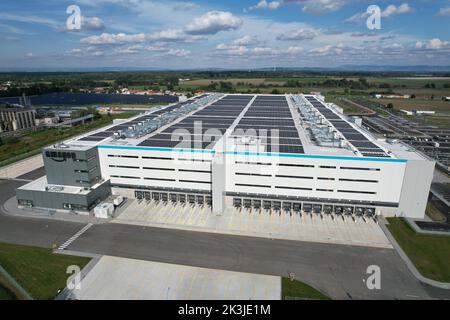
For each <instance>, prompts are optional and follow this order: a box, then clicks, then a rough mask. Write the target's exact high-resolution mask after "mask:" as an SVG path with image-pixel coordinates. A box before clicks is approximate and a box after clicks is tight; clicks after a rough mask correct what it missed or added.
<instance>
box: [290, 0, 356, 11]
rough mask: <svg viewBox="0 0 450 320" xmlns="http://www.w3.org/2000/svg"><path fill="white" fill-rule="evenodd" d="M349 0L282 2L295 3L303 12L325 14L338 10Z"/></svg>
mask: <svg viewBox="0 0 450 320" xmlns="http://www.w3.org/2000/svg"><path fill="white" fill-rule="evenodd" d="M350 1H351V0H284V2H292V3H297V4H299V5H301V6H302V10H303V11H304V12H308V13H313V14H325V13H330V12H335V11H338V10H340V9H341V8H342V7H344V6H345V5H346V4H348V3H349V2H350Z"/></svg>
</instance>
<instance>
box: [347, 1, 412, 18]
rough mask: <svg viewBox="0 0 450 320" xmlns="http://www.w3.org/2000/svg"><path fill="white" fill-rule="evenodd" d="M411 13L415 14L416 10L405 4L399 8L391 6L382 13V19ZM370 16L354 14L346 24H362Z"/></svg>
mask: <svg viewBox="0 0 450 320" xmlns="http://www.w3.org/2000/svg"><path fill="white" fill-rule="evenodd" d="M411 12H414V9H413V8H412V7H411V6H410V5H409V4H407V3H403V4H401V5H399V6H396V5H393V4H391V5H389V6H387V7H386V8H385V9H384V10H383V11H382V12H381V17H383V18H389V17H391V16H394V15H399V14H406V13H411ZM369 15H370V13H368V12H359V13H356V14H354V15H353V16H351V17H350V18H348V19H347V20H345V21H346V22H362V21H364V20H366V19H367V18H368V17H369Z"/></svg>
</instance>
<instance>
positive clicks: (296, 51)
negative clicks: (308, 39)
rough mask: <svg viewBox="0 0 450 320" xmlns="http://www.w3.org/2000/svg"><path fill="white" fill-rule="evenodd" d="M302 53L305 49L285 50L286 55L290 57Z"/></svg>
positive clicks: (290, 48) (291, 48) (293, 48)
mask: <svg viewBox="0 0 450 320" xmlns="http://www.w3.org/2000/svg"><path fill="white" fill-rule="evenodd" d="M304 51H305V49H304V48H302V47H289V48H288V49H287V53H288V54H290V55H297V54H300V53H303V52H304Z"/></svg>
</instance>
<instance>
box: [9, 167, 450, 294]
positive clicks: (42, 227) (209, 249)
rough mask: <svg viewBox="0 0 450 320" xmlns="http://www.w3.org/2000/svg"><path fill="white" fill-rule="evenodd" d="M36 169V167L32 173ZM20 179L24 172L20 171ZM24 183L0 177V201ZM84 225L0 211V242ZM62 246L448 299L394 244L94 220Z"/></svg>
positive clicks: (67, 233)
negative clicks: (371, 281)
mask: <svg viewBox="0 0 450 320" xmlns="http://www.w3.org/2000/svg"><path fill="white" fill-rule="evenodd" d="M38 170H41V169H38ZM33 174H34V175H38V174H39V171H36V172H34V173H33V172H32V173H30V174H29V176H31V175H33ZM21 178H23V177H21ZM24 183H25V182H22V181H0V201H1V202H0V203H4V202H5V201H6V200H7V199H9V198H10V197H12V196H13V195H14V189H15V188H17V187H18V186H20V185H23V184H24ZM82 227H83V224H79V223H73V222H62V221H54V220H44V219H35V218H19V217H11V216H7V215H5V214H4V213H2V214H0V242H8V243H18V244H27V245H37V246H43V247H51V246H52V245H53V244H62V243H63V242H65V241H66V240H67V239H68V238H70V237H71V236H72V235H73V234H75V233H76V232H77V231H78V230H79V229H81V228H82ZM68 249H69V250H76V251H82V252H89V253H97V254H107V255H112V256H119V257H127V258H135V259H143V260H152V261H158V262H166V263H176V264H183V265H190V266H198V267H206V268H216V269H224V270H232V271H241V272H252V273H259V274H268V275H280V276H287V275H288V274H289V273H290V272H294V273H295V275H296V277H297V279H299V280H302V281H305V282H307V283H309V284H310V285H312V286H315V287H316V288H318V289H320V290H322V291H324V292H325V293H327V294H329V295H330V296H331V297H333V298H338V299H417V298H430V297H436V298H437V297H439V298H450V291H445V290H439V289H435V288H430V287H428V286H425V285H423V284H422V283H420V282H419V281H418V280H417V279H416V278H414V276H413V275H412V274H411V273H410V272H409V270H408V269H407V267H406V265H405V264H404V263H403V261H402V260H401V258H400V257H399V256H398V255H397V253H396V252H395V251H394V250H391V249H377V248H366V247H352V246H344V245H331V244H319V243H310V242H299V241H283V240H270V239H263V238H251V237H239V236H231V235H222V234H212V233H200V232H191V231H181V230H171V229H163V228H148V227H146V228H144V227H138V226H131V225H120V224H102V225H95V226H93V227H92V228H90V229H89V230H88V231H87V232H86V233H84V234H83V235H82V236H81V237H79V238H78V239H77V240H76V241H74V242H73V243H72V244H71V245H70V246H69V247H68ZM370 265H378V266H379V267H380V268H381V290H369V289H367V287H366V284H365V283H364V280H365V279H367V278H368V276H369V275H368V274H366V269H367V267H368V266H370Z"/></svg>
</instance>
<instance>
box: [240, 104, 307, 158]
mask: <svg viewBox="0 0 450 320" xmlns="http://www.w3.org/2000/svg"><path fill="white" fill-rule="evenodd" d="M244 136H246V137H255V138H258V139H259V140H260V142H261V150H258V152H274V153H304V150H303V147H302V142H301V140H300V137H299V136H298V131H297V128H296V127H295V123H294V120H293V119H292V114H291V111H290V109H289V104H288V102H287V100H286V97H285V96H261V95H260V96H258V97H257V98H256V99H255V100H254V101H253V103H252V105H251V106H250V107H249V109H248V110H247V112H246V113H245V114H244V116H243V117H242V119H241V121H240V122H239V124H238V125H237V126H236V128H235V130H234V131H233V133H232V137H234V138H235V139H241V141H242V137H244Z"/></svg>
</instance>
